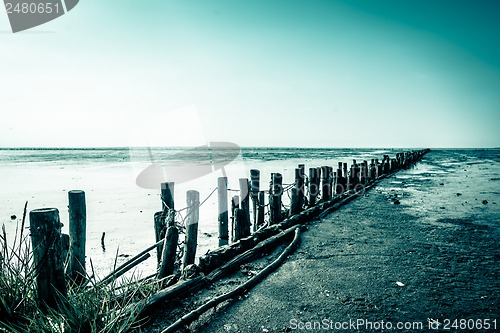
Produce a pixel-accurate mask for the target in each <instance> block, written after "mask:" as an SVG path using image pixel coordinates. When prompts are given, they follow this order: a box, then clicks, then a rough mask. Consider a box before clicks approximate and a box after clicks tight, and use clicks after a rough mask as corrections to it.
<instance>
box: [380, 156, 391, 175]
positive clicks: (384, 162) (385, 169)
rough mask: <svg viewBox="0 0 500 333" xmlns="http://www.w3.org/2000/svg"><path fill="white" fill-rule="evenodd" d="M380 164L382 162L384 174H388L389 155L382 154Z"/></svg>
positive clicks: (389, 167)
mask: <svg viewBox="0 0 500 333" xmlns="http://www.w3.org/2000/svg"><path fill="white" fill-rule="evenodd" d="M382 164H383V167H382V172H383V173H384V174H388V173H389V171H390V169H391V166H390V165H389V155H384V159H383V160H382Z"/></svg>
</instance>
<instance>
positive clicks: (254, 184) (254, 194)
mask: <svg viewBox="0 0 500 333" xmlns="http://www.w3.org/2000/svg"><path fill="white" fill-rule="evenodd" d="M250 181H251V185H250V196H251V198H252V214H253V219H252V223H253V231H254V232H255V231H257V226H258V223H257V210H258V208H257V207H258V205H259V198H258V196H259V190H260V171H259V170H256V169H251V170H250Z"/></svg>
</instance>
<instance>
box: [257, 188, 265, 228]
mask: <svg viewBox="0 0 500 333" xmlns="http://www.w3.org/2000/svg"><path fill="white" fill-rule="evenodd" d="M264 198H265V193H264V191H260V192H259V197H258V200H259V207H258V208H257V227H260V226H261V225H264V217H265V209H264V208H265V204H264Z"/></svg>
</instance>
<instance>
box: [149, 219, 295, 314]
mask: <svg viewBox="0 0 500 333" xmlns="http://www.w3.org/2000/svg"><path fill="white" fill-rule="evenodd" d="M297 228H298V226H295V227H292V228H290V229H287V230H284V231H282V232H280V233H279V234H278V235H275V236H273V237H270V238H269V239H267V240H265V241H263V242H261V243H260V244H258V245H257V246H255V247H254V248H252V249H250V250H248V251H246V252H244V253H242V254H240V255H238V256H236V257H235V258H233V259H232V260H230V261H229V262H227V263H226V264H224V265H223V266H221V267H219V268H218V269H216V270H214V271H213V272H211V273H210V274H209V275H206V276H204V275H203V276H198V277H196V278H193V279H189V280H184V281H182V282H179V283H177V284H175V285H173V286H170V287H168V288H165V289H163V290H161V291H159V292H157V293H156V294H154V295H153V296H151V297H150V298H149V299H148V300H147V301H146V302H145V308H144V311H145V312H147V311H149V310H150V309H152V306H153V305H155V304H157V303H158V302H161V301H166V300H170V299H173V298H176V297H179V296H182V295H185V294H188V293H194V292H196V291H197V290H199V289H201V288H203V287H205V286H208V285H209V284H211V283H213V282H215V281H217V280H218V279H220V278H222V277H223V276H225V275H228V274H230V273H232V272H233V271H234V270H235V269H237V268H238V267H239V266H241V265H242V264H244V263H247V262H249V261H251V260H253V259H255V258H257V257H259V256H261V255H263V254H264V253H266V252H267V251H270V250H271V249H274V248H275V247H276V246H278V245H279V244H280V243H281V242H283V241H284V240H285V239H286V238H288V237H289V236H291V235H292V233H293V232H294V231H295V230H296V229H297Z"/></svg>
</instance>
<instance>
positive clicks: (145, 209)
mask: <svg viewBox="0 0 500 333" xmlns="http://www.w3.org/2000/svg"><path fill="white" fill-rule="evenodd" d="M399 151H401V150H391V149H296V148H243V149H242V150H241V152H240V153H239V154H238V156H237V157H236V158H235V159H234V160H232V161H229V162H230V163H228V164H227V165H225V166H224V167H223V168H222V169H218V170H216V171H215V172H211V173H208V174H204V175H201V176H199V177H198V178H196V177H197V176H198V175H193V177H191V178H192V179H190V180H189V181H186V182H184V183H181V184H177V183H176V185H175V208H176V209H177V210H179V209H181V208H183V207H185V206H186V197H185V193H186V191H188V190H193V189H194V190H197V191H199V192H200V200H201V201H203V200H204V199H205V198H207V196H208V195H209V194H210V193H211V192H212V191H213V190H214V189H215V188H216V186H217V178H218V177H221V176H223V175H226V176H227V177H228V179H229V188H230V189H233V190H237V189H238V187H239V186H238V179H239V178H243V177H249V172H250V169H259V170H260V171H261V189H266V188H267V187H268V183H269V180H270V174H271V172H280V173H282V174H283V177H284V178H283V183H284V184H289V183H292V182H293V175H294V169H295V168H296V167H297V165H298V164H301V163H303V164H305V165H306V168H308V167H318V166H322V165H330V166H333V167H334V168H336V165H337V163H338V162H340V161H342V162H348V163H349V164H351V162H352V159H357V160H363V159H367V160H369V159H371V158H382V156H383V155H384V154H389V155H391V156H394V155H395V154H396V153H397V152H399ZM166 161H174V162H173V163H174V164H175V165H176V166H177V167H179V166H181V167H185V168H186V172H189V170H190V167H191V166H192V165H195V164H197V163H204V162H207V161H208V162H207V163H209V162H210V156H208V155H207V154H206V151H203V150H199V151H193V150H191V151H190V152H189V153H186V149H183V148H153V149H150V150H149V149H143V148H133V149H128V148H115V149H44V150H40V149H22V150H20V149H10V150H6V149H2V150H0V188H1V191H0V224H5V226H6V229H7V233H8V234H9V237H10V235H13V233H14V230H15V227H16V225H17V223H18V222H19V220H20V218H21V217H22V209H23V207H24V203H25V201H28V211H30V210H32V209H36V208H42V207H56V208H58V209H59V211H60V215H61V221H62V222H63V223H64V224H65V226H64V227H63V232H66V233H67V232H68V223H67V221H68V211H67V195H68V194H67V192H68V191H69V190H75V189H80V190H84V191H85V192H86V199H87V255H88V257H89V258H92V262H93V266H94V268H95V269H96V271H97V273H98V275H104V274H106V273H107V272H109V271H110V270H111V269H112V267H113V264H114V261H115V255H116V254H117V253H118V254H119V255H121V257H119V258H118V263H120V262H121V261H123V260H126V258H125V257H126V256H130V255H135V254H136V253H138V252H140V251H141V250H143V249H144V248H146V247H148V246H149V245H152V244H153V243H154V241H155V240H154V230H153V215H154V213H155V212H156V211H158V210H160V209H161V202H160V198H159V192H160V190H159V187H160V186H159V183H160V180H159V181H158V189H148V188H141V187H140V186H138V185H137V183H136V179H137V176H138V175H139V174H140V173H141V172H142V171H143V170H145V169H146V168H147V167H148V166H150V165H151V164H152V163H154V162H166ZM499 161H500V153H499V151H498V150H434V151H433V152H432V153H431V154H429V155H427V156H426V157H425V159H424V161H423V162H422V163H420V164H418V165H417V166H416V167H415V168H413V169H411V170H407V171H404V172H402V173H400V174H398V175H397V176H396V177H395V178H394V182H393V185H394V189H395V190H401V191H403V189H402V187H401V184H402V183H403V182H404V183H405V185H406V186H405V190H404V191H406V192H408V195H407V198H408V199H407V200H408V201H405V200H406V199H405V200H403V201H402V204H408V205H412V207H413V209H414V210H415V212H416V213H418V212H419V210H436V212H437V215H436V216H439V209H440V207H442V206H443V205H444V206H450V203H452V201H450V200H458V199H460V200H462V201H466V200H469V202H473V201H474V199H475V198H474V196H475V197H477V198H478V200H483V197H484V198H486V197H488V198H489V199H488V200H492V201H498V179H500V178H499ZM464 165H465V166H464ZM462 167H463V168H464V169H465V170H468V172H458V171H457V170H461V169H462ZM472 175H474V177H472ZM167 176H168V175H167ZM469 176H471V177H470V179H468V178H469ZM476 176H477V177H482V178H481V179H484V181H485V182H486V183H485V184H481V186H480V190H479V187H477V181H476V182H474V181H473V179H476V178H477V177H476ZM438 178H439V179H441V181H442V182H444V183H446V186H447V187H448V188H451V187H452V186H454V187H456V188H457V189H456V191H457V192H463V195H462V196H460V197H459V198H455V197H454V198H449V197H447V196H443V197H442V198H440V200H439V202H427V201H426V192H429V191H440V188H439V187H440V185H439V183H437V184H436V179H438ZM495 178H496V179H497V180H487V179H495ZM165 180H168V179H164V180H163V181H165ZM460 182H462V183H461V184H460ZM408 185H410V186H408ZM467 188H470V189H471V193H469V192H468V191H467V190H466V189H467ZM476 188H477V189H476ZM473 189H475V190H474V191H472V190H473ZM476 192H477V193H476ZM479 192H485V193H487V194H481V193H479ZM429 193H430V192H429ZM495 193H496V194H495ZM235 194H237V192H230V195H235ZM405 198H406V197H405ZM491 198H493V199H491ZM287 200H288V198H287V196H286V195H285V196H284V203H285V204H286V203H287ZM412 200H413V201H412ZM457 203H459V202H458V201H457ZM460 203H462V202H460ZM453 204H455V202H453ZM459 213H460V212H458V211H457V214H459ZM462 213H463V212H462ZM11 215H16V219H14V220H11ZM438 218H439V217H437V218H436V221H428V222H429V223H431V222H433V223H442V222H439V221H437V219H438ZM216 221H217V196H216V194H214V195H212V196H211V197H209V198H208V199H207V200H206V202H205V203H204V204H203V205H202V207H201V208H200V225H199V235H200V238H199V246H198V256H199V255H201V254H203V253H205V252H206V251H208V250H210V249H214V248H216V247H217V223H216ZM103 232H105V233H106V238H105V243H106V250H105V251H103V249H102V248H101V241H100V240H101V235H102V233H103ZM12 237H13V236H12ZM154 257H155V256H153V258H151V259H149V260H148V261H146V262H145V263H144V264H142V265H141V266H140V269H141V271H143V272H144V273H146V274H147V273H151V272H154V270H155V265H156V260H155V258H154Z"/></svg>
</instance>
